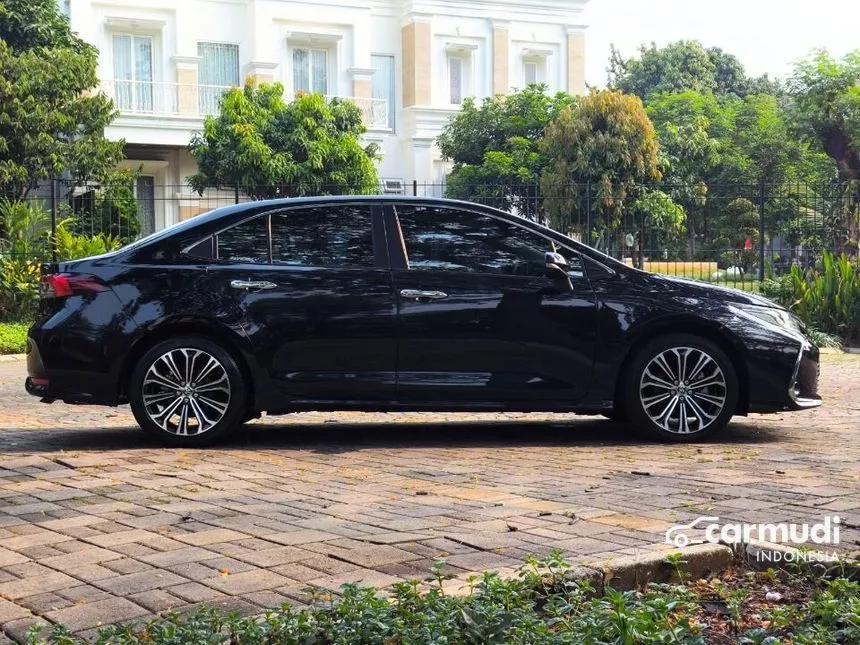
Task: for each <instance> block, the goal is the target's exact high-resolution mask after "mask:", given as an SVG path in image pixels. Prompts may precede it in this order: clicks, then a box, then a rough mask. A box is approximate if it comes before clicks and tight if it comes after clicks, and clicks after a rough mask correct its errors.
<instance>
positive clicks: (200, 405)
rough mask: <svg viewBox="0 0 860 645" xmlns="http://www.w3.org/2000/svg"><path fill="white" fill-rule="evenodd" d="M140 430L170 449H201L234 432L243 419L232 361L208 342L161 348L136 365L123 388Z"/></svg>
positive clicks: (241, 388) (192, 340)
mask: <svg viewBox="0 0 860 645" xmlns="http://www.w3.org/2000/svg"><path fill="white" fill-rule="evenodd" d="M129 400H130V403H131V409H132V412H133V413H134V417H135V419H137V422H138V424H140V427H141V428H142V429H143V430H144V431H146V432H147V433H149V434H151V435H153V436H154V437H156V438H157V439H158V440H159V441H162V442H164V443H167V444H170V445H175V446H203V445H207V444H210V443H212V442H214V441H216V440H218V439H219V438H221V437H223V436H225V435H226V434H228V433H229V432H231V431H232V430H234V429H235V428H236V427H238V426H239V425H240V424H241V423H242V421H243V419H244V416H245V414H246V413H247V403H246V396H245V384H244V382H243V380H242V373H241V370H240V369H239V367H238V365H236V361H235V360H234V359H233V357H232V356H231V355H230V353H229V352H227V351H225V350H224V349H223V348H222V347H221V346H219V345H218V344H217V343H215V342H213V341H211V340H209V339H208V338H201V337H195V336H188V337H182V338H175V339H170V340H166V341H164V342H161V343H159V344H157V345H155V346H154V347H152V348H151V349H150V350H149V351H147V352H146V353H145V354H144V355H143V356H142V357H141V358H140V360H139V361H138V363H137V365H136V366H135V368H134V371H133V372H132V375H131V380H130V383H129Z"/></svg>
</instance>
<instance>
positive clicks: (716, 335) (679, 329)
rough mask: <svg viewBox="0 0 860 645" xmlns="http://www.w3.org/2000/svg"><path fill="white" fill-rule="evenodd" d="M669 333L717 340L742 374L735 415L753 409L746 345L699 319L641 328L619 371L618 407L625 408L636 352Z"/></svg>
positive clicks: (721, 329)
mask: <svg viewBox="0 0 860 645" xmlns="http://www.w3.org/2000/svg"><path fill="white" fill-rule="evenodd" d="M669 334H692V335H694V336H699V337H701V338H704V339H707V340H709V341H711V342H713V343H714V344H716V345H717V346H718V347H719V348H720V349H721V350H723V352H725V354H726V356H728V357H729V360H730V361H731V362H732V367H734V369H735V374H736V375H737V377H738V403H737V406H736V407H735V414H740V415H746V414H747V412H748V411H749V390H750V388H749V371H748V370H747V365H746V361H745V360H744V358H743V349H742V345H741V343H740V341H739V340H737V339H736V338H735V337H734V336H733V335H732V334H730V333H729V332H727V331H726V330H725V329H724V328H720V327H717V326H715V325H711V324H708V323H706V322H704V321H702V320H701V319H698V318H683V319H675V320H666V321H655V322H654V323H651V324H650V325H648V326H647V327H645V328H643V329H642V330H640V332H639V333H638V334H637V336H636V338H635V339H634V340H633V342H632V343H630V345H629V346H628V347H627V350H626V352H625V353H624V357H623V358H622V360H621V363H620V366H619V368H618V370H617V371H616V373H615V389H614V394H613V404H614V405H615V406H617V407H619V406H620V407H619V409H623V407H624V382H625V380H626V378H627V373H628V370H629V369H630V365H631V364H632V363H633V359H634V358H635V357H636V355H637V354H638V353H639V352H640V351H642V348H643V347H645V345H647V344H648V343H650V342H651V341H653V340H654V339H655V338H658V337H660V336H667V335H669Z"/></svg>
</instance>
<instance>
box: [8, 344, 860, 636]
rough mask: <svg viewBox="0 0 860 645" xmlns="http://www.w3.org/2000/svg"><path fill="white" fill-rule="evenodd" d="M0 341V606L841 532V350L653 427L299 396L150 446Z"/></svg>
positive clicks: (845, 475)
mask: <svg viewBox="0 0 860 645" xmlns="http://www.w3.org/2000/svg"><path fill="white" fill-rule="evenodd" d="M23 378H24V365H23V363H21V362H2V363H0V400H2V409H0V625H2V629H3V633H4V634H5V636H3V637H0V642H3V641H2V639H3V638H11V639H19V640H20V639H21V638H22V636H23V635H24V634H25V633H26V630H27V628H28V627H29V626H30V625H31V624H32V623H33V622H34V621H37V620H40V621H46V622H62V623H64V624H66V625H67V626H68V627H69V628H70V629H72V630H75V631H78V632H79V633H82V634H88V633H92V630H93V629H96V628H97V627H98V626H100V625H101V624H106V623H110V622H112V621H118V620H137V619H146V618H148V617H151V616H152V615H153V614H155V613H157V612H162V611H166V610H171V609H172V610H192V609H193V608H194V607H195V606H197V605H198V604H200V603H206V604H211V605H220V606H223V607H226V608H230V609H235V610H237V611H240V612H243V613H255V612H259V611H261V609H262V608H263V607H266V606H272V605H277V604H280V603H282V602H290V603H293V604H301V603H302V602H303V601H306V600H307V598H308V596H307V591H306V588H307V587H308V586H309V585H314V586H320V587H326V588H332V589H337V588H339V586H340V585H342V584H344V583H348V582H356V581H361V582H363V583H364V584H368V585H375V586H379V587H386V586H388V585H391V584H393V583H395V582H398V581H402V580H409V579H415V578H423V577H425V576H426V574H427V571H428V569H429V567H430V566H431V565H432V564H433V563H434V562H435V561H436V560H437V559H440V558H444V559H445V560H446V561H447V570H448V571H449V572H450V573H452V574H454V575H457V576H461V577H462V576H466V575H467V574H468V573H469V572H475V571H481V570H485V569H496V570H502V571H507V570H509V569H512V568H515V567H517V566H518V565H519V564H520V563H521V562H522V560H523V559H524V558H526V557H527V556H529V555H531V554H535V555H543V554H546V553H548V552H550V551H551V550H552V549H556V548H558V549H562V550H563V551H564V552H565V554H566V555H567V556H568V557H569V558H570V559H571V560H573V561H575V562H577V563H587V562H590V561H598V560H602V559H604V558H606V557H608V556H613V555H625V554H626V555H632V554H638V553H643V552H648V551H652V550H662V549H666V548H668V547H666V546H664V545H663V535H664V532H665V531H666V529H667V528H668V527H669V526H671V525H672V524H675V523H679V522H689V521H691V520H692V519H694V518H696V517H697V516H699V515H716V516H719V517H720V518H721V519H722V520H723V521H729V520H731V521H749V522H753V521H754V522H758V521H766V522H778V521H793V522H802V521H812V522H814V521H820V520H821V519H822V517H823V516H824V515H825V514H828V515H829V514H838V515H839V516H840V517H841V518H842V521H843V526H842V531H841V539H842V543H841V545H839V548H840V549H841V550H842V551H846V552H850V551H853V550H856V549H858V544H860V528H858V525H860V356H849V355H841V354H835V355H834V354H830V355H826V356H825V357H824V366H823V370H822V388H821V389H822V392H823V394H824V395H825V397H826V399H827V405H826V406H825V407H822V408H819V409H817V410H813V411H809V412H805V413H792V414H779V415H773V416H752V417H750V418H748V419H740V418H739V419H737V420H736V422H735V423H734V424H733V425H732V426H730V428H729V429H728V431H727V432H725V433H724V434H723V435H721V436H719V437H718V438H716V439H714V440H713V441H711V442H708V443H703V444H693V445H664V444H658V443H653V442H650V441H647V440H642V439H639V438H638V437H636V436H635V435H634V434H631V432H630V431H629V430H628V429H627V428H626V427H625V426H623V425H620V424H616V423H613V422H610V421H608V420H602V419H601V420H598V419H595V418H570V417H566V416H562V415H537V414H532V415H524V414H481V415H453V414H406V413H403V414H388V415H384V414H358V413H340V414H303V415H295V416H289V417H275V418H271V419H263V420H260V421H256V422H253V423H250V424H248V425H247V426H246V428H245V429H244V430H243V431H242V432H241V433H240V434H238V435H237V436H235V437H234V438H233V439H232V440H231V441H230V442H229V443H227V444H225V445H220V446H218V447H215V448H211V449H206V450H176V449H164V448H160V447H158V446H156V445H154V444H153V443H151V442H150V441H148V440H147V438H146V437H145V436H144V435H143V434H142V433H140V432H139V431H138V430H136V429H135V427H134V424H133V421H132V418H131V415H130V414H129V412H128V410H127V409H124V408H119V409H110V408H93V407H86V406H75V407H73V406H65V405H62V404H54V405H50V406H48V405H43V404H40V403H39V402H38V401H36V399H33V398H31V397H29V396H27V395H26V394H24V392H23V387H22V382H23Z"/></svg>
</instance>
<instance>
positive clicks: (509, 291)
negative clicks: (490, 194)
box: [386, 203, 597, 407]
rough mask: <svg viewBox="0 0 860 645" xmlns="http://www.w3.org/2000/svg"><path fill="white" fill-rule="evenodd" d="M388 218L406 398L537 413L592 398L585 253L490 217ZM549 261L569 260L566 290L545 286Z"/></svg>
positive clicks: (421, 214) (592, 332)
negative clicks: (550, 257) (531, 406)
mask: <svg viewBox="0 0 860 645" xmlns="http://www.w3.org/2000/svg"><path fill="white" fill-rule="evenodd" d="M386 208H387V209H388V210H387V216H386V225H387V227H388V228H389V230H390V233H389V235H388V237H389V243H390V251H389V254H390V255H391V256H392V258H391V260H392V273H393V277H394V287H395V292H396V297H397V311H398V332H399V336H400V343H399V351H398V361H397V372H398V374H397V378H398V398H399V399H402V400H422V401H426V402H428V403H444V402H452V403H466V402H469V403H482V402H483V403H488V404H497V403H507V402H510V403H513V404H516V405H520V406H522V405H525V404H527V403H528V402H534V403H535V404H536V405H537V406H538V407H540V406H541V405H545V402H546V401H555V402H558V403H560V404H562V405H564V404H567V403H572V402H575V401H577V400H579V399H581V398H582V397H583V396H584V394H585V393H586V392H587V390H588V387H589V383H590V379H591V371H592V364H593V361H594V351H595V346H596V341H597V329H596V325H595V314H596V307H595V297H594V293H593V291H592V289H591V286H590V285H589V282H588V280H587V278H586V276H585V275H584V271H583V268H582V264H581V258H580V256H579V254H578V253H576V252H575V251H573V250H571V249H566V248H562V247H560V246H559V245H557V244H555V243H554V242H552V241H551V240H550V239H548V238H546V237H544V236H542V235H540V234H538V233H537V232H535V231H534V230H531V229H528V228H526V227H523V226H519V225H517V224H514V223H512V222H510V221H508V220H506V219H503V218H500V217H497V216H494V215H491V214H488V213H486V212H481V211H473V210H470V209H466V208H457V207H448V206H437V205H423V204H409V203H403V204H396V205H394V206H392V207H386ZM392 242H393V243H392ZM546 252H556V253H561V254H562V255H564V256H565V258H566V260H567V262H568V264H569V267H568V279H567V280H557V279H552V278H551V277H548V275H547V269H546V259H545V253H546ZM541 401H542V402H544V403H543V404H540V403H538V402H541Z"/></svg>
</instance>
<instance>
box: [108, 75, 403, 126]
mask: <svg viewBox="0 0 860 645" xmlns="http://www.w3.org/2000/svg"><path fill="white" fill-rule="evenodd" d="M101 87H102V89H103V90H104V92H105V94H107V95H108V96H109V97H110V98H112V99H113V101H114V103H115V104H116V107H117V109H118V110H119V111H120V113H121V114H140V115H152V116H184V117H190V118H203V117H204V116H208V115H210V114H217V113H218V101H219V100H220V99H221V97H222V96H223V95H224V93H225V92H227V91H228V90H230V89H231V88H230V87H229V86H223V85H197V84H191V83H164V82H155V81H120V80H112V81H102V82H101ZM284 98H285V99H286V100H291V99H292V98H293V97H292V96H291V95H285V96H284ZM333 98H335V97H334V96H326V99H328V100H331V99H333ZM338 98H343V99H347V100H349V101H352V102H353V103H355V104H356V106H358V109H359V110H361V115H362V120H363V121H364V124H365V125H366V126H367V127H368V128H370V129H373V130H384V129H387V128H388V127H389V125H388V101H386V100H385V99H371V98H363V97H353V96H342V97H338Z"/></svg>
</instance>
